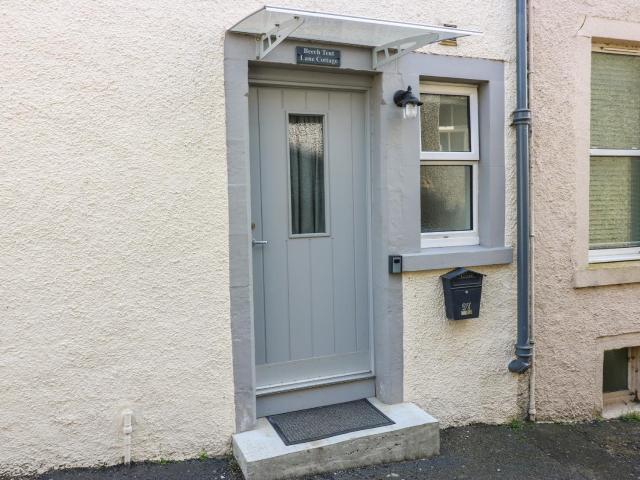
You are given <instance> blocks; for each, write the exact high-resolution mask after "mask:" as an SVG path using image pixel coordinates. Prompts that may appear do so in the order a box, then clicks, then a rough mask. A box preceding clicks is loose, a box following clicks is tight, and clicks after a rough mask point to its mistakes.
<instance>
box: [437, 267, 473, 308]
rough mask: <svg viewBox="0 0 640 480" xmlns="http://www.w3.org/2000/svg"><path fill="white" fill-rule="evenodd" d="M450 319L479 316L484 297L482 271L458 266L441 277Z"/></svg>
mask: <svg viewBox="0 0 640 480" xmlns="http://www.w3.org/2000/svg"><path fill="white" fill-rule="evenodd" d="M440 278H441V279H442V289H443V291H444V304H445V310H446V314H447V318H448V319H449V320H465V319H467V318H478V316H479V315H480V300H481V299H482V280H483V278H484V275H483V274H482V273H478V272H474V271H472V270H467V269H466V268H456V269H455V270H452V271H450V272H448V273H445V274H444V275H442V276H441V277H440Z"/></svg>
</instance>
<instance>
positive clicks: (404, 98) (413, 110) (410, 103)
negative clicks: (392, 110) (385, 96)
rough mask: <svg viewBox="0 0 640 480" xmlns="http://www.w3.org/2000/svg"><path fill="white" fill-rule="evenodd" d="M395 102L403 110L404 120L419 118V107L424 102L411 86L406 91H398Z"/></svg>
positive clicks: (394, 96) (395, 94)
mask: <svg viewBox="0 0 640 480" xmlns="http://www.w3.org/2000/svg"><path fill="white" fill-rule="evenodd" d="M393 101H394V102H395V104H396V105H397V106H399V107H401V108H402V116H403V118H416V117H417V116H418V107H419V106H420V105H422V102H421V101H420V99H419V98H418V97H416V96H415V95H414V94H413V92H412V91H411V86H408V87H407V89H406V90H398V91H397V92H396V93H394V94H393Z"/></svg>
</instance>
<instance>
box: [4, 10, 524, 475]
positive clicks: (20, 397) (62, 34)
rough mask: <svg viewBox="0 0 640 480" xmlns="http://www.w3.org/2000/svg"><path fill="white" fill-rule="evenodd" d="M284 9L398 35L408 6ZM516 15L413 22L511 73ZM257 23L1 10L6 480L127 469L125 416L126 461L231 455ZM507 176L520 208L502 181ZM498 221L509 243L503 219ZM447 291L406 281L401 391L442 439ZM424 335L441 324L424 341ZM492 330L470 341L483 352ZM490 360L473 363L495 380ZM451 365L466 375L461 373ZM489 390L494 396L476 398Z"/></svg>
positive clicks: (500, 317) (455, 391)
mask: <svg viewBox="0 0 640 480" xmlns="http://www.w3.org/2000/svg"><path fill="white" fill-rule="evenodd" d="M278 3H279V4H280V5H283V6H296V7H301V8H306V9H310V10H321V11H332V12H339V13H345V14H351V15H362V16H373V17H379V18H385V19H392V20H394V19H395V20H406V2H403V1H400V0H389V1H386V2H376V3H375V4H372V3H371V2H370V1H367V0H358V1H353V0H349V1H346V0H344V1H338V0H317V1H288V0H287V1H285V0H282V1H280V2H278ZM511 3H512V2H510V1H509V0H494V1H491V2H486V1H481V0H477V1H463V0H438V1H436V0H428V1H427V0H422V1H420V2H418V3H416V4H414V6H413V7H414V8H412V21H415V22H425V23H435V24H441V23H455V24H458V25H459V26H460V27H465V28H477V29H480V30H482V31H483V32H485V34H484V36H482V37H479V38H476V39H474V40H473V42H470V41H467V40H462V41H461V42H460V47H440V46H436V47H433V48H431V49H428V50H430V51H435V52H437V53H443V54H449V55H468V56H478V57H483V58H494V59H504V60H507V61H511V60H512V57H513V44H512V39H513V19H512V15H511V12H512V10H513V6H512V4H511ZM261 6H262V3H261V2H259V1H245V2H235V1H231V0H225V1H222V0H219V1H199V2H195V1H191V2H171V1H168V0H162V1H155V0H154V1H152V0H143V1H137V2H125V1H115V0H113V1H109V2H101V3H96V2H85V1H81V0H77V1H67V2H52V1H45V2H39V1H17V0H16V1H5V2H3V3H2V5H0V12H1V13H2V18H3V22H1V23H0V41H1V42H2V45H3V49H2V52H1V53H0V55H1V57H0V58H1V59H2V66H3V68H2V69H1V70H0V82H1V83H2V85H3V88H2V89H1V90H0V115H1V119H2V121H1V122H0V136H1V138H2V139H3V140H2V142H0V152H1V157H2V162H1V166H0V211H2V217H0V218H2V228H1V229H0V251H1V252H2V255H1V256H0V280H1V281H0V302H1V306H2V311H3V316H2V321H1V322H0V338H2V342H0V392H2V393H1V396H0V398H1V400H2V408H0V473H16V472H25V471H32V470H36V469H37V470H42V469H46V468H50V467H54V466H72V465H96V464H102V463H107V464H110V463H117V462H119V461H120V460H121V455H122V436H121V434H120V431H121V425H120V412H121V411H122V410H123V409H124V408H132V409H133V412H134V421H135V424H134V432H133V449H132V450H133V458H134V460H141V459H148V458H156V459H157V458H161V457H162V458H182V457H188V456H194V455H196V454H197V453H198V451H200V450H201V449H205V450H207V451H208V452H209V453H210V454H220V453H224V452H226V451H228V442H229V439H230V435H231V433H232V432H233V428H234V427H233V425H234V418H233V417H234V414H233V411H234V410H233V385H232V369H231V341H230V332H229V299H228V281H229V280H228V264H227V256H228V241H227V237H228V222H227V195H226V190H227V186H226V151H225V125H224V115H225V112H224V95H223V39H224V31H225V30H226V29H227V28H229V27H230V26H231V25H233V24H234V23H235V22H237V21H238V20H239V19H241V18H242V17H244V16H245V15H247V14H249V13H251V12H252V11H254V10H256V9H258V8H260V7H261ZM507 70H508V74H507V75H508V76H507V80H508V84H510V83H512V82H511V79H512V77H513V75H512V74H513V68H511V67H510V68H508V69H507ZM508 98H509V102H508V109H507V110H508V111H510V110H511V106H512V102H511V99H512V94H511V93H509V95H508ZM508 138H509V140H508V145H507V146H508V148H507V153H508V155H507V156H508V158H511V157H512V143H513V142H512V139H511V136H509V137H508ZM507 167H508V172H509V190H508V192H509V199H508V204H509V205H510V206H511V205H512V204H513V202H512V197H513V191H512V188H511V185H512V184H513V179H512V176H513V172H512V167H511V161H508V162H507ZM507 220H508V222H507V223H508V229H509V232H511V231H512V230H513V228H512V227H513V214H512V213H511V209H509V213H508V217H507ZM510 235H511V233H509V235H508V237H509V238H511V237H510ZM486 270H491V269H486ZM483 271H484V269H483ZM495 271H496V275H495V281H497V280H498V278H500V279H501V280H500V282H505V281H507V280H506V279H507V278H508V277H509V276H512V272H513V269H512V267H501V268H496V269H495ZM438 273H440V272H433V273H426V274H415V275H411V276H407V277H406V282H405V295H406V297H407V299H408V300H407V316H406V322H407V329H406V338H405V345H406V360H405V361H406V367H407V379H406V383H407V389H406V390H407V397H408V399H409V400H414V401H416V402H417V403H419V404H421V405H423V406H424V407H425V408H427V409H429V411H431V412H433V413H435V414H436V415H440V416H442V417H443V420H445V423H446V422H448V421H453V416H455V414H454V413H448V414H447V415H450V416H452V417H451V420H450V419H449V417H446V416H445V412H444V411H443V412H440V411H437V410H436V408H435V407H434V408H431V406H434V405H438V402H437V401H436V400H437V399H433V397H431V395H433V394H432V393H430V392H429V389H431V388H433V389H436V390H438V391H442V392H447V393H442V394H441V396H442V398H445V399H446V400H447V401H449V402H453V403H451V407H452V408H454V406H455V405H460V406H461V407H463V406H464V405H465V404H463V403H460V400H459V399H460V397H462V396H463V395H462V394H463V393H464V392H465V391H467V393H471V392H470V390H471V388H467V387H465V385H466V382H465V381H458V382H457V383H456V384H455V385H453V384H451V383H450V379H449V380H448V379H446V376H445V375H443V374H442V371H439V375H438V378H440V379H441V380H439V381H438V382H437V383H434V382H433V381H432V382H431V383H427V381H426V377H425V376H424V375H423V372H424V368H426V367H425V366H424V364H423V361H422V360H423V359H422V358H419V357H418V356H417V355H421V354H422V352H424V351H429V349H425V347H426V346H428V345H431V349H430V351H432V352H435V351H436V350H435V349H436V348H439V345H438V344H437V342H435V341H433V340H431V333H432V332H433V331H434V330H438V329H440V330H442V329H445V330H446V328H451V327H445V324H444V323H443V321H442V319H437V315H439V313H438V312H440V311H441V308H440V306H438V303H437V302H438V301H439V300H438V299H439V298H440V293H439V291H438V289H437V288H438V287H436V285H435V283H434V282H435V280H434V279H435V278H436V276H437V274H438ZM493 281H494V279H493V278H492V279H491V280H489V283H490V284H492V283H493ZM506 290H508V291H510V292H511V291H512V290H511V289H510V287H509V288H506ZM419 293H423V295H421V296H420V298H419V301H416V300H414V301H412V300H410V299H411V298H414V297H415V296H416V295H417V294H419ZM501 295H507V296H509V300H508V301H507V300H504V299H503V300H500V301H499V302H497V304H499V306H500V307H499V308H498V307H497V306H496V307H489V308H486V306H483V308H484V312H483V316H484V315H485V314H486V315H487V318H488V317H491V318H492V319H493V318H495V320H491V324H492V325H493V322H496V324H498V323H500V321H502V326H501V328H503V329H504V330H505V333H503V334H501V337H500V338H502V336H504V341H502V340H501V341H500V342H497V343H496V346H492V347H491V351H500V352H502V353H501V355H502V358H501V359H500V361H499V362H496V364H500V365H503V364H506V362H507V360H508V357H509V355H508V352H507V351H508V350H510V347H511V343H512V337H513V325H514V320H513V315H512V314H508V313H507V312H504V311H503V309H504V308H506V307H504V306H505V305H510V307H509V308H510V309H511V310H513V306H512V304H513V293H509V294H507V293H502V294H501ZM485 298H486V296H485ZM501 298H502V297H501ZM505 298H506V297H505ZM503 307H504V308H503ZM496 308H497V309H498V310H500V312H497V311H495V310H496ZM492 312H493V313H492ZM434 322H441V323H440V324H438V325H437V326H434V327H433V328H431V327H429V325H430V324H433V323H434ZM487 325H489V323H485V322H483V321H481V322H478V323H477V326H469V327H465V329H467V330H474V329H476V331H475V333H474V334H473V335H474V337H473V338H479V337H478V335H479V334H480V333H479V332H480V330H482V329H484V328H486V326H487ZM428 327H429V328H428ZM454 328H457V329H460V327H454ZM478 329H480V330H478ZM443 332H444V331H443ZM493 333H495V332H493ZM443 335H444V333H443ZM417 338H422V341H417ZM465 338H466V340H469V339H470V338H471V337H468V338H467V337H465ZM492 338H494V337H492V336H489V337H487V338H486V339H485V340H487V341H488V340H489V339H492ZM458 340H461V341H466V340H465V339H463V337H461V336H446V338H445V339H444V343H445V344H446V345H449V346H448V347H447V348H444V349H442V350H441V352H442V353H443V354H444V353H445V351H446V353H448V354H449V353H450V354H451V358H453V357H454V356H459V357H461V358H462V356H461V355H460V351H459V350H458V348H457V341H458ZM491 341H492V342H493V341H494V340H491ZM485 348H488V347H487V346H486V345H485ZM494 349H495V350H494ZM493 357H494V355H493V354H489V355H487V356H486V357H482V358H484V359H485V360H486V361H487V363H488V364H491V362H493V361H495V360H494V358H493ZM436 360H437V361H438V362H439V361H441V360H440V359H436ZM458 362H459V363H457V364H456V368H458V369H460V368H461V366H462V365H464V364H466V361H464V360H462V359H461V360H459V361H458ZM435 365H436V363H433V364H432V366H431V368H435ZM495 375H496V377H498V378H500V379H501V381H500V385H502V384H504V385H505V386H506V387H505V389H504V390H505V392H506V391H507V390H508V392H506V393H505V398H508V399H509V400H511V399H512V397H513V395H512V390H513V389H514V388H515V387H514V384H515V380H513V379H511V378H507V377H506V376H505V375H506V374H505V373H504V371H502V370H500V371H499V372H498V371H496V374H495ZM496 388H498V383H495V382H490V381H488V382H487V385H486V386H485V387H483V389H482V391H483V392H485V391H495V390H496ZM501 390H502V389H501ZM432 400H433V401H432ZM468 404H469V405H472V406H473V405H475V403H474V402H468ZM494 416H495V415H494V414H491V415H489V416H487V418H486V419H487V420H492V419H493V417H494ZM508 416H510V414H505V415H504V417H505V418H506V417H508ZM483 419H484V417H478V416H474V417H473V420H475V421H478V420H483ZM497 420H498V419H497Z"/></svg>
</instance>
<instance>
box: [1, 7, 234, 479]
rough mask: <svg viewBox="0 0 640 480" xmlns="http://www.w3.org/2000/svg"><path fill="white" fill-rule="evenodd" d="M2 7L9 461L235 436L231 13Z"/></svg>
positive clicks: (18, 467) (188, 453)
mask: <svg viewBox="0 0 640 480" xmlns="http://www.w3.org/2000/svg"><path fill="white" fill-rule="evenodd" d="M229 3H231V2H229ZM228 10H230V8H228ZM0 11H1V17H2V21H1V22H0V43H1V44H2V49H1V50H2V52H1V53H0V55H1V57H0V58H1V60H0V63H1V64H2V69H0V84H2V89H0V118H1V120H0V138H2V141H0V152H1V153H0V157H1V159H2V160H1V162H0V212H2V213H1V214H0V219H1V228H0V252H2V254H1V255H0V305H1V311H2V317H1V319H0V339H1V340H0V405H1V407H0V473H7V472H14V473H15V472H18V471H30V470H33V469H43V468H48V467H53V466H69V465H96V464H101V463H117V462H119V461H121V456H122V436H121V434H120V433H119V432H120V431H121V430H122V427H121V425H120V412H121V411H122V409H124V408H125V407H129V408H132V409H133V412H134V422H135V425H134V430H133V448H132V451H133V459H134V460H140V459H146V458H155V459H158V458H161V457H162V458H182V457H193V456H196V455H197V454H198V452H199V451H200V450H201V449H205V450H206V451H208V452H209V453H210V454H222V453H225V452H227V451H228V450H229V443H230V436H231V434H232V433H233V429H234V408H233V382H232V368H231V340H230V331H229V298H228V282H229V280H228V264H227V256H228V253H227V252H228V241H227V236H228V228H227V224H228V221H227V199H226V188H227V187H226V159H225V155H226V152H225V140H224V132H225V125H224V100H223V71H222V65H223V53H222V52H223V31H224V29H225V27H226V26H227V25H228V24H229V23H230V22H231V21H232V20H231V19H232V16H231V14H230V13H228V14H227V16H226V17H227V19H226V20H225V16H224V11H221V9H220V8H219V6H217V5H216V4H215V3H211V2H170V1H164V2H156V1H143V2H125V1H122V2H116V1H110V2H86V1H81V0H80V1H67V2H39V1H38V2H36V1H34V2H25V1H15V2H9V1H4V2H2V4H1V5H0Z"/></svg>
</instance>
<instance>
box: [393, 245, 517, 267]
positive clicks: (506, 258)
mask: <svg viewBox="0 0 640 480" xmlns="http://www.w3.org/2000/svg"><path fill="white" fill-rule="evenodd" d="M512 261H513V249H512V248H511V247H483V246H482V245H471V246H466V247H437V248H423V249H422V250H420V253H407V254H404V255H402V271H403V272H419V271H423V270H439V269H443V268H456V267H462V266H481V265H503V264H509V263H511V262H512Z"/></svg>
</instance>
